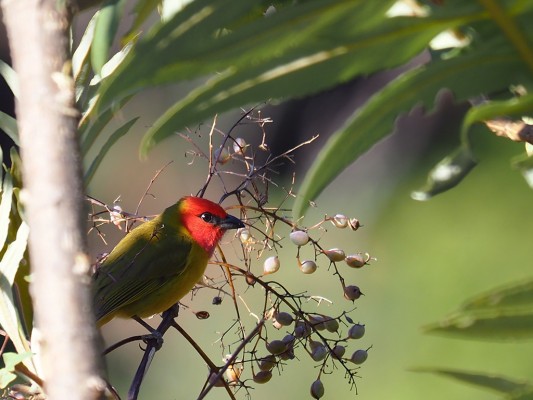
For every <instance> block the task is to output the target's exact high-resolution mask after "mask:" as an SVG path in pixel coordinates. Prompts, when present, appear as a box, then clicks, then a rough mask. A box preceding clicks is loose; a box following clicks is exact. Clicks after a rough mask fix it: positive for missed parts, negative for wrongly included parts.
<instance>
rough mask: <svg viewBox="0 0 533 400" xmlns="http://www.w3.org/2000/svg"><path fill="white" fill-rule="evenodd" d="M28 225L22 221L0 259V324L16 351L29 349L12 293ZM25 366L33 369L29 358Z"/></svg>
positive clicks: (25, 242) (20, 351) (22, 254)
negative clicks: (15, 235)
mask: <svg viewBox="0 0 533 400" xmlns="http://www.w3.org/2000/svg"><path fill="white" fill-rule="evenodd" d="M28 234H29V227H28V225H27V224H26V223H25V222H22V223H21V225H20V227H19V229H18V231H17V237H16V239H15V240H14V241H13V242H12V243H10V244H9V246H8V247H7V250H6V252H5V253H4V256H3V257H2V259H1V260H0V325H1V326H2V328H3V329H4V330H5V331H6V332H7V334H8V335H9V338H10V339H11V341H12V342H13V344H14V346H15V349H16V350H17V352H18V353H21V354H22V353H26V352H28V351H30V349H29V344H28V342H27V340H26V337H25V335H24V332H23V328H22V324H21V321H20V319H19V316H18V313H17V310H16V308H15V302H14V299H13V294H12V287H13V282H14V280H15V275H16V273H17V270H18V267H19V264H20V262H21V261H22V259H23V256H24V252H25V251H26V246H27V242H28ZM24 361H25V365H26V367H28V368H29V369H30V370H31V371H35V368H34V367H33V365H32V363H31V360H24Z"/></svg>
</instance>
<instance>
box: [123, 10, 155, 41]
mask: <svg viewBox="0 0 533 400" xmlns="http://www.w3.org/2000/svg"><path fill="white" fill-rule="evenodd" d="M161 1H162V0H139V1H137V3H136V4H135V7H134V12H135V20H134V21H133V25H132V26H131V29H130V30H129V32H128V33H127V34H126V35H125V37H124V38H123V40H122V41H123V42H125V43H127V42H130V41H131V40H133V39H134V38H135V37H136V36H137V35H138V32H139V29H140V28H141V25H142V24H143V23H144V22H145V21H146V20H147V18H148V17H149V16H150V15H151V14H152V13H153V12H154V10H155V9H156V8H157V6H158V5H159V4H160V3H161Z"/></svg>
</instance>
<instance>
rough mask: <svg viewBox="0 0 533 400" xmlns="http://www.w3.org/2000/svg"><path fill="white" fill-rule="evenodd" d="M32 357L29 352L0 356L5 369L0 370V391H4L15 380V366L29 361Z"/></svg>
mask: <svg viewBox="0 0 533 400" xmlns="http://www.w3.org/2000/svg"><path fill="white" fill-rule="evenodd" d="M32 356H33V354H32V353H31V352H29V351H27V352H24V353H4V354H2V358H3V359H4V365H5V367H4V368H2V369H0V389H5V388H6V387H8V386H9V384H10V383H11V382H13V381H14V380H15V379H17V375H16V374H14V373H13V372H14V371H15V366H17V364H20V363H21V362H23V361H25V360H27V359H29V358H30V357H32Z"/></svg>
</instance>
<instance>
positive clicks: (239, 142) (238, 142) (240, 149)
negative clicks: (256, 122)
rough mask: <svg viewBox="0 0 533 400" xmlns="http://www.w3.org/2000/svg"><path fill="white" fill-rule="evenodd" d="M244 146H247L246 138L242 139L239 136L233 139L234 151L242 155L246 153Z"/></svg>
mask: <svg viewBox="0 0 533 400" xmlns="http://www.w3.org/2000/svg"><path fill="white" fill-rule="evenodd" d="M246 147H248V145H247V144H246V140H244V139H243V138H240V137H239V138H237V139H235V142H233V152H234V153H237V154H240V155H242V156H244V153H246Z"/></svg>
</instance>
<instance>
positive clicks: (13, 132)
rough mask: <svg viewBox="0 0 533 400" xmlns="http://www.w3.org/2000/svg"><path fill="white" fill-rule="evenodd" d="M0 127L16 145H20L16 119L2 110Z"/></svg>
mask: <svg viewBox="0 0 533 400" xmlns="http://www.w3.org/2000/svg"><path fill="white" fill-rule="evenodd" d="M0 129H2V130H3V131H4V132H5V133H6V134H7V136H9V137H10V138H11V140H12V141H13V142H14V143H15V144H16V145H17V146H20V144H19V132H18V127H17V120H16V119H15V118H13V117H12V116H11V115H8V114H6V113H5V112H3V111H0Z"/></svg>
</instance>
